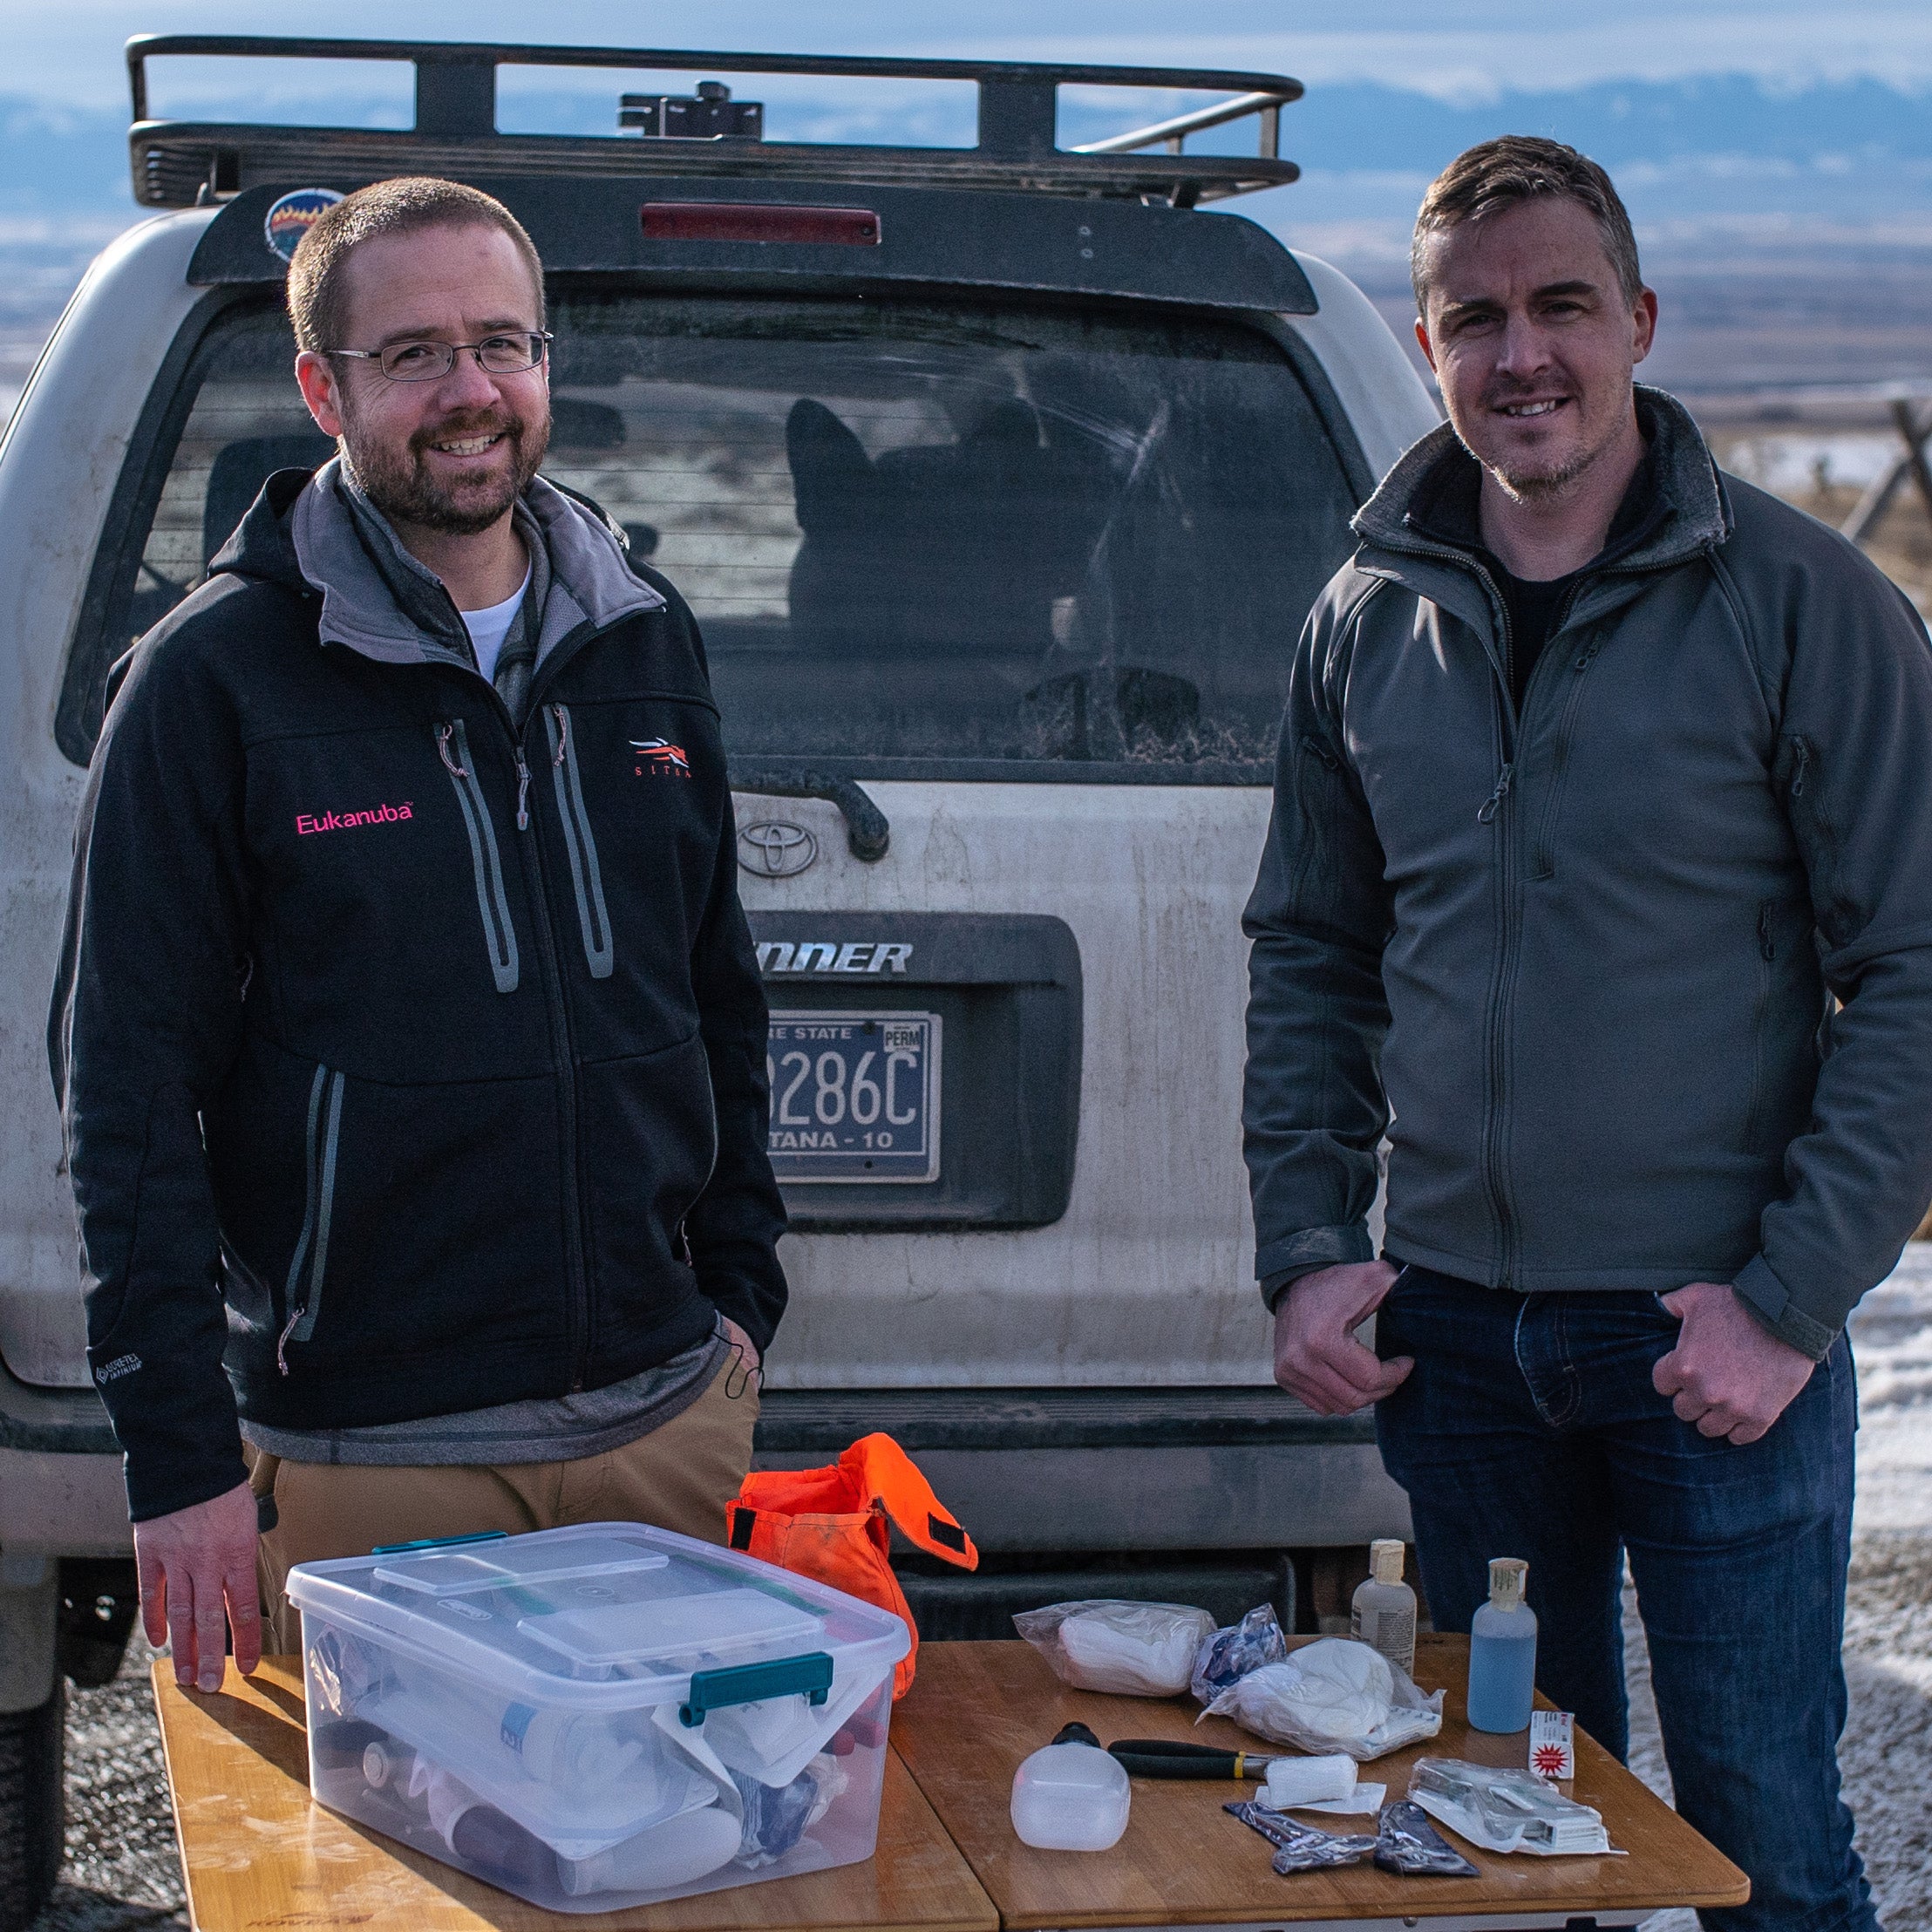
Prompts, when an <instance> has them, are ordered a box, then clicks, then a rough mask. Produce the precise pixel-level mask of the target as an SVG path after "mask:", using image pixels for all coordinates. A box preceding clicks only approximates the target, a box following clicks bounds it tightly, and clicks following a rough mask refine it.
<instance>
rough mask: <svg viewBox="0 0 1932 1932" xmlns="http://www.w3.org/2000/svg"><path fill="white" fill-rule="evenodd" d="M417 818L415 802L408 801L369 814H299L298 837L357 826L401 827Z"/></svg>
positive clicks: (304, 837)
mask: <svg viewBox="0 0 1932 1932" xmlns="http://www.w3.org/2000/svg"><path fill="white" fill-rule="evenodd" d="M415 816H416V813H415V810H414V806H413V801H412V800H411V799H404V800H403V802H402V803H401V804H400V805H378V806H375V807H373V808H372V809H371V810H370V811H367V812H323V813H314V812H298V813H296V836H297V837H298V838H303V839H306V838H307V837H308V836H309V834H310V833H311V832H344V831H346V830H347V829H348V828H349V827H350V826H356V825H400V824H401V823H402V822H403V820H405V819H413V818H414V817H415Z"/></svg>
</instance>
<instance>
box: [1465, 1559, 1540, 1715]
mask: <svg viewBox="0 0 1932 1932" xmlns="http://www.w3.org/2000/svg"><path fill="white" fill-rule="evenodd" d="M1528 1578H1529V1565H1528V1564H1527V1563H1526V1562H1523V1561H1520V1559H1519V1558H1517V1557H1514V1556H1498V1557H1496V1558H1494V1559H1493V1560H1492V1561H1491V1563H1490V1565H1489V1601H1488V1602H1486V1603H1485V1604H1483V1605H1482V1606H1481V1608H1480V1609H1478V1610H1477V1612H1476V1614H1475V1616H1474V1618H1473V1620H1472V1622H1471V1623H1470V1625H1469V1727H1470V1729H1471V1730H1473V1731H1520V1730H1522V1729H1523V1728H1524V1727H1525V1725H1527V1724H1528V1722H1529V1713H1530V1711H1531V1710H1532V1708H1533V1707H1534V1704H1535V1702H1536V1613H1535V1611H1534V1610H1533V1609H1530V1607H1529V1605H1528V1604H1527V1603H1526V1602H1523V1587H1524V1585H1525V1584H1526V1583H1527V1581H1528Z"/></svg>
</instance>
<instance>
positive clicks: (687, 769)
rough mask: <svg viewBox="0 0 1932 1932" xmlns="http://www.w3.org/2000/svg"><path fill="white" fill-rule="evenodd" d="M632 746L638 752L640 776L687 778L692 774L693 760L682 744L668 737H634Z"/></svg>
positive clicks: (637, 769)
mask: <svg viewBox="0 0 1932 1932" xmlns="http://www.w3.org/2000/svg"><path fill="white" fill-rule="evenodd" d="M630 748H631V750H632V751H634V752H636V754H637V764H636V773H637V776H638V777H639V778H674V777H675V778H685V779H688V778H689V777H690V775H691V761H690V759H688V758H687V757H686V756H685V755H684V746H683V745H673V744H672V743H671V741H670V739H669V738H632V739H631V741H630Z"/></svg>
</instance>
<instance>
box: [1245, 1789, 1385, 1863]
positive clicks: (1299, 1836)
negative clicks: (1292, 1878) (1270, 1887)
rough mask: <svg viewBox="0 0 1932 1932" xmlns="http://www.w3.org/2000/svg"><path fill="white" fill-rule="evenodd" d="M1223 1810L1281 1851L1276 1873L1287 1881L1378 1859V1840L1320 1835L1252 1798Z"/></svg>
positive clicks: (1320, 1833)
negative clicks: (1296, 1874)
mask: <svg viewBox="0 0 1932 1932" xmlns="http://www.w3.org/2000/svg"><path fill="white" fill-rule="evenodd" d="M1221 1809H1222V1810H1223V1811H1224V1812H1226V1813H1228V1815H1229V1816H1230V1817H1233V1818H1238V1819H1240V1820H1241V1821H1242V1824H1244V1825H1246V1826H1248V1827H1249V1828H1250V1829H1251V1830H1254V1831H1257V1832H1259V1833H1261V1834H1262V1837H1263V1838H1265V1839H1267V1840H1268V1841H1269V1843H1270V1844H1271V1845H1275V1846H1276V1847H1279V1849H1278V1850H1277V1851H1276V1854H1275V1861H1274V1862H1275V1869H1276V1871H1277V1872H1279V1873H1281V1874H1282V1876H1283V1877H1286V1876H1287V1874H1289V1873H1290V1872H1317V1871H1321V1870H1323V1869H1325V1868H1326V1867H1330V1866H1336V1865H1359V1864H1360V1863H1361V1862H1362V1861H1363V1860H1364V1859H1365V1858H1372V1857H1373V1856H1374V1855H1375V1847H1376V1840H1374V1839H1372V1838H1371V1837H1369V1836H1367V1835H1366V1833H1347V1834H1344V1833H1337V1832H1318V1831H1316V1829H1315V1827H1313V1826H1312V1825H1297V1824H1296V1822H1295V1820H1293V1819H1292V1818H1289V1817H1285V1816H1284V1815H1283V1814H1282V1813H1280V1812H1278V1811H1270V1810H1269V1808H1268V1806H1266V1805H1261V1804H1257V1803H1255V1800H1254V1799H1252V1798H1250V1799H1245V1800H1244V1801H1243V1802H1242V1803H1240V1804H1230V1805H1223V1806H1221Z"/></svg>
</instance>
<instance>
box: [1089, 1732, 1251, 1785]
mask: <svg viewBox="0 0 1932 1932" xmlns="http://www.w3.org/2000/svg"><path fill="white" fill-rule="evenodd" d="M1107 1755H1108V1756H1109V1757H1110V1758H1112V1759H1116V1760H1117V1761H1118V1762H1119V1765H1120V1768H1121V1769H1122V1770H1123V1771H1125V1772H1126V1773H1127V1775H1128V1776H1129V1777H1130V1778H1235V1779H1242V1778H1265V1777H1267V1775H1268V1767H1269V1765H1271V1764H1273V1763H1274V1761H1275V1760H1274V1759H1273V1757H1271V1756H1270V1757H1266V1758H1258V1757H1255V1756H1252V1755H1250V1753H1248V1752H1245V1751H1221V1750H1219V1749H1217V1748H1216V1747H1215V1746H1214V1745H1190V1744H1182V1743H1180V1742H1178V1741H1176V1740H1173V1739H1170V1738H1122V1739H1121V1740H1120V1742H1119V1744H1114V1745H1108V1746H1107Z"/></svg>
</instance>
